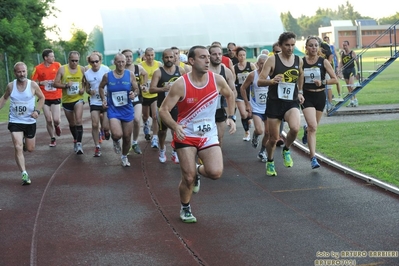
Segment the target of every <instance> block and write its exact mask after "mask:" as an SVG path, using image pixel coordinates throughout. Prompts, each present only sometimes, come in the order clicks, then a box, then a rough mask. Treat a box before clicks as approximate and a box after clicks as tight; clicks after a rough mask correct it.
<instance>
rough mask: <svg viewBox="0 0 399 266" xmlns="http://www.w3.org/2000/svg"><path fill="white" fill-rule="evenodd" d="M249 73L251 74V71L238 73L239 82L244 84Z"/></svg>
mask: <svg viewBox="0 0 399 266" xmlns="http://www.w3.org/2000/svg"><path fill="white" fill-rule="evenodd" d="M248 75H249V72H245V73H238V74H237V79H238V84H243V83H244V81H245V79H246V78H247V77H248Z"/></svg>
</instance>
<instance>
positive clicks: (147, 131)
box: [143, 122, 151, 141]
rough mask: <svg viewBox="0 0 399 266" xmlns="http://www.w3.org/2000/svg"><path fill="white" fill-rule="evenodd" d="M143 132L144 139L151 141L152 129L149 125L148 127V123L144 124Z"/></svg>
mask: <svg viewBox="0 0 399 266" xmlns="http://www.w3.org/2000/svg"><path fill="white" fill-rule="evenodd" d="M143 131H144V138H145V139H146V140H147V141H150V139H151V135H150V127H149V125H148V122H145V123H144V126H143Z"/></svg>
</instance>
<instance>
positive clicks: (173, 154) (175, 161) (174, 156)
mask: <svg viewBox="0 0 399 266" xmlns="http://www.w3.org/2000/svg"><path fill="white" fill-rule="evenodd" d="M170 159H171V160H172V162H174V163H175V164H179V163H180V161H179V157H178V156H177V152H176V151H172V157H171V158H170Z"/></svg>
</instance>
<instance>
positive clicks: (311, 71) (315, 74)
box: [303, 67, 321, 83]
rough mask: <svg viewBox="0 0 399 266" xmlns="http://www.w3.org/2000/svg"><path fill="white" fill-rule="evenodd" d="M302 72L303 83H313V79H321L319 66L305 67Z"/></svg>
mask: <svg viewBox="0 0 399 266" xmlns="http://www.w3.org/2000/svg"><path fill="white" fill-rule="evenodd" d="M303 74H304V76H305V83H314V80H315V79H317V80H321V74H320V68H318V67H313V68H305V69H304V70H303Z"/></svg>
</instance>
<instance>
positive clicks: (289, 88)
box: [277, 82, 295, 101]
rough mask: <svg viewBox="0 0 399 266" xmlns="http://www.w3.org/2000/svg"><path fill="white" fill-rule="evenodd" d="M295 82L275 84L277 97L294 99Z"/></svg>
mask: <svg viewBox="0 0 399 266" xmlns="http://www.w3.org/2000/svg"><path fill="white" fill-rule="evenodd" d="M294 91H295V83H289V82H279V83H278V86H277V94H278V98H279V99H281V100H289V101H292V100H293V99H294Z"/></svg>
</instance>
